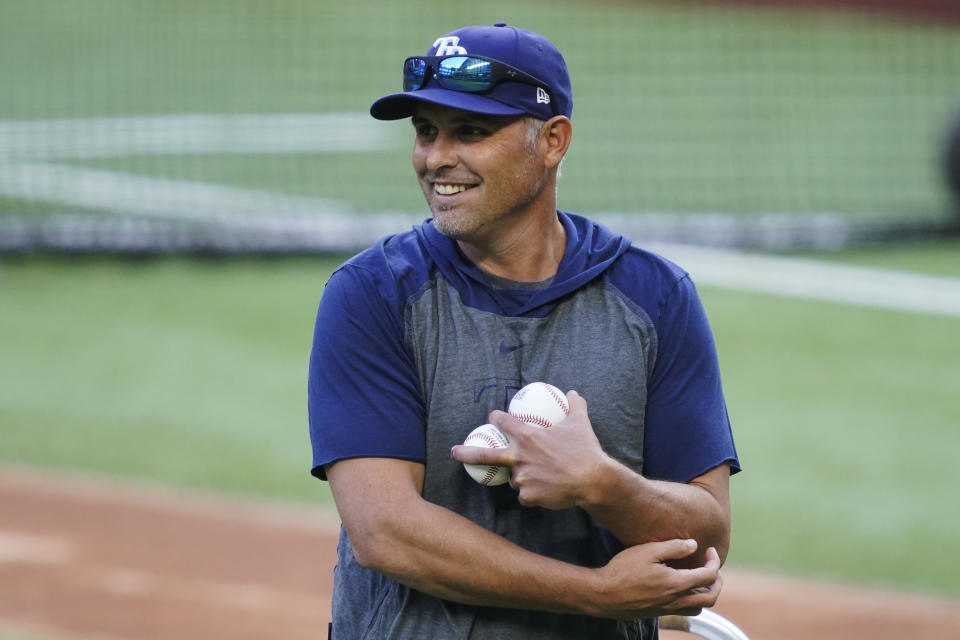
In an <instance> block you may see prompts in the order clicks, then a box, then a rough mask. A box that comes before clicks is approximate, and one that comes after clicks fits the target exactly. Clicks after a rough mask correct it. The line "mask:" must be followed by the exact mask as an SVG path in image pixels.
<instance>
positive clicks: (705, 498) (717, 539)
mask: <svg viewBox="0 0 960 640" xmlns="http://www.w3.org/2000/svg"><path fill="white" fill-rule="evenodd" d="M728 479H729V469H728V468H727V466H726V465H721V466H720V467H717V468H715V469H712V470H711V471H708V472H707V473H706V474H704V475H703V476H700V477H699V478H695V479H694V480H693V481H691V482H690V483H689V484H683V483H677V482H664V481H658V480H649V479H647V478H644V477H643V476H641V475H639V474H637V473H634V472H633V471H631V470H630V469H629V468H627V467H625V466H624V465H622V464H620V463H619V462H617V461H615V460H613V459H610V461H609V464H608V465H607V466H606V468H605V469H604V471H603V472H601V473H598V474H597V477H596V482H593V483H591V484H590V486H589V487H588V489H587V490H586V495H585V496H584V497H583V499H582V500H581V501H579V503H578V504H579V506H580V507H581V508H583V509H584V510H585V511H586V512H587V513H589V514H590V515H591V516H592V517H593V518H594V519H595V520H597V521H598V522H600V523H601V524H603V525H604V526H605V527H606V528H607V529H609V530H610V532H611V533H613V535H615V536H616V537H617V538H618V539H619V540H620V541H621V542H623V543H624V544H626V545H634V544H641V543H644V542H651V541H654V540H670V539H673V538H692V539H694V540H697V541H698V542H699V548H700V552H701V557H702V553H703V552H704V551H706V549H707V548H708V547H714V548H715V549H717V552H718V553H719V555H720V557H721V559H724V558H726V553H727V550H728V548H729V545H730V510H729V498H728V495H727V490H726V487H727V481H728Z"/></svg>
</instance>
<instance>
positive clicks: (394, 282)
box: [331, 226, 435, 299]
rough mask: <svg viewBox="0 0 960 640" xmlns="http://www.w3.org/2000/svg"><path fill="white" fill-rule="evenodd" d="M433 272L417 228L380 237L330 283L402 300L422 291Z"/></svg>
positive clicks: (350, 260) (355, 257)
mask: <svg viewBox="0 0 960 640" xmlns="http://www.w3.org/2000/svg"><path fill="white" fill-rule="evenodd" d="M434 273H435V269H434V261H433V259H432V257H431V255H430V252H429V251H427V249H426V247H425V246H424V243H423V239H422V234H421V233H420V232H419V226H417V227H413V228H412V229H408V230H406V231H402V232H399V233H395V234H391V235H388V236H384V237H382V238H380V239H379V240H378V241H377V242H376V243H374V244H373V245H371V246H370V247H368V248H366V249H364V250H363V251H361V252H360V253H358V254H356V255H354V256H353V257H351V258H349V259H348V260H347V261H345V262H344V263H342V264H341V265H340V266H339V267H337V269H336V270H335V271H334V273H333V276H332V278H331V280H341V281H345V282H349V283H350V284H349V285H348V286H352V287H356V288H359V289H361V290H367V291H369V292H370V293H374V292H376V293H377V294H379V295H381V296H384V297H387V298H397V297H399V298H401V299H402V298H405V297H406V296H408V295H410V294H411V293H413V292H415V291H417V290H418V289H420V288H421V287H422V286H423V285H424V284H425V283H426V282H427V281H429V280H430V279H431V278H432V277H434V276H433V274H434Z"/></svg>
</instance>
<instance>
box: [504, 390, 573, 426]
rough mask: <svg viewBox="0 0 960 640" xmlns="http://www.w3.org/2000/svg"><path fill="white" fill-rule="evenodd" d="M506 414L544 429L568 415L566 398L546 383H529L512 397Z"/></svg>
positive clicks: (568, 406) (568, 409) (568, 407)
mask: <svg viewBox="0 0 960 640" xmlns="http://www.w3.org/2000/svg"><path fill="white" fill-rule="evenodd" d="M507 412H508V413H509V414H510V415H512V416H513V417H514V418H517V419H518V420H520V421H521V422H524V423H526V424H529V425H530V426H533V427H541V428H544V429H546V428H547V427H552V426H553V425H555V424H556V423H558V422H560V421H561V420H563V419H564V418H566V417H567V415H568V414H569V413H570V405H569V403H567V397H566V396H565V395H564V394H563V392H562V391H560V389H557V388H556V387H555V386H553V385H552V384H547V383H546V382H531V383H530V384H528V385H527V386H525V387H524V388H523V389H520V391H517V395H515V396H513V400H511V401H510V406H509V407H508V409H507Z"/></svg>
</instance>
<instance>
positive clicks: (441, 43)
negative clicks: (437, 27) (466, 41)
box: [433, 36, 467, 56]
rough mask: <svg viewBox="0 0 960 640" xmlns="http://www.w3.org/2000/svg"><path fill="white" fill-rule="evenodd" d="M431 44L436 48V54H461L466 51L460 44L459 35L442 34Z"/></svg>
mask: <svg viewBox="0 0 960 640" xmlns="http://www.w3.org/2000/svg"><path fill="white" fill-rule="evenodd" d="M433 46H435V47H436V48H437V52H436V53H435V54H434V55H436V56H462V55H463V54H465V53H466V52H467V50H466V49H464V48H463V47H461V46H460V36H443V37H440V38H437V40H436V42H434V43H433Z"/></svg>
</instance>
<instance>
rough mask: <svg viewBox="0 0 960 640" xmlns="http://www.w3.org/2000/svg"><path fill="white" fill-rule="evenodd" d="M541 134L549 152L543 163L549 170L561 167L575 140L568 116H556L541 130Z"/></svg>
mask: <svg viewBox="0 0 960 640" xmlns="http://www.w3.org/2000/svg"><path fill="white" fill-rule="evenodd" d="M540 134H541V135H542V136H543V140H544V142H545V143H546V145H547V152H546V154H545V155H544V158H543V161H544V164H545V166H546V168H547V169H553V168H555V167H558V166H560V162H561V161H562V160H563V156H565V155H566V154H567V149H569V148H570V140H571V139H572V138H573V124H572V123H571V122H570V119H569V118H567V117H566V116H554V117H552V118H550V119H549V120H547V121H546V122H545V123H544V124H543V127H541V129H540Z"/></svg>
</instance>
